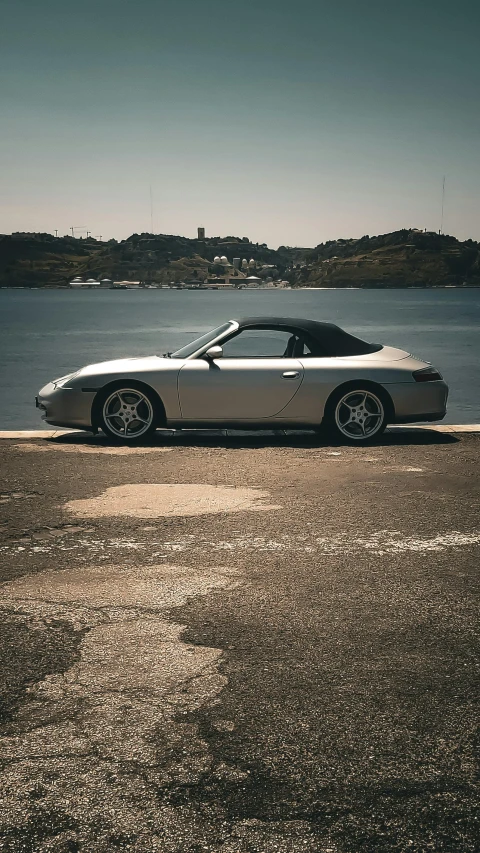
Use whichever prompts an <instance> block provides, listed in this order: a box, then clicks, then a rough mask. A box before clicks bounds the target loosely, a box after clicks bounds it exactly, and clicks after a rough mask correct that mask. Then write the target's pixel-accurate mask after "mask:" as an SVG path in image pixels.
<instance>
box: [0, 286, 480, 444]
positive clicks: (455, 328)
mask: <svg viewBox="0 0 480 853" xmlns="http://www.w3.org/2000/svg"><path fill="white" fill-rule="evenodd" d="M257 315H267V316H275V315H276V316H283V317H285V316H286V317H289V316H290V317H304V318H309V319H315V320H327V321H332V322H335V323H338V324H339V325H340V326H343V327H344V328H345V329H347V330H348V331H351V332H353V333H355V334H358V335H359V336H360V337H363V338H365V339H366V340H369V341H375V342H380V343H386V344H390V345H392V346H398V347H401V348H402V349H406V350H408V351H410V352H412V353H414V354H415V355H418V356H421V357H422V358H425V359H426V360H428V361H432V362H433V364H435V366H436V367H438V368H439V370H440V371H441V372H442V373H443V375H444V377H445V379H446V380H447V382H448V383H449V385H450V400H449V410H448V415H447V418H446V419H445V423H480V373H479V369H478V361H479V353H480V335H479V328H480V290H474V289H472V290H455V289H447V290H300V291H295V290H285V291H281V290H279V291H273V292H271V291H264V290H263V291H262V290H255V291H245V290H242V291H231V292H228V291H227V292H222V291H184V292H183V291H178V290H127V291H118V290H106V291H102V290H88V291H79V290H71V291H69V290H48V291H41V290H0V365H1V367H0V393H1V400H2V407H1V415H0V429H28V428H40V427H41V426H43V422H42V421H41V420H40V416H39V414H38V412H37V411H36V409H35V407H34V397H35V394H36V393H37V391H38V389H39V388H41V386H42V385H44V384H45V383H46V382H47V381H49V380H50V379H53V378H55V377H57V376H62V375H63V374H65V373H70V372H71V371H73V370H75V369H77V368H79V367H81V366H82V365H85V364H90V363H92V362H95V361H105V360H107V359H111V358H120V357H125V356H136V355H149V354H152V353H157V354H161V353H163V352H166V351H172V350H175V349H178V348H179V347H181V346H183V345H184V344H186V343H188V342H189V340H192V339H193V338H194V337H195V336H197V335H199V334H202V333H203V332H205V331H208V329H210V328H213V327H214V326H217V325H220V323H222V322H224V321H225V320H228V319H230V318H235V317H241V316H257Z"/></svg>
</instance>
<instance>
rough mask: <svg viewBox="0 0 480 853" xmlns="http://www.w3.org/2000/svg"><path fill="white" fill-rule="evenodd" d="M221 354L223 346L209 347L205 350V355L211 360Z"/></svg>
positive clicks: (219, 356)
mask: <svg viewBox="0 0 480 853" xmlns="http://www.w3.org/2000/svg"><path fill="white" fill-rule="evenodd" d="M222 355H223V348H222V347H218V346H215V347H210V349H207V351H206V353H205V357H206V358H210V359H212V361H213V360H214V359H216V358H221V357H222Z"/></svg>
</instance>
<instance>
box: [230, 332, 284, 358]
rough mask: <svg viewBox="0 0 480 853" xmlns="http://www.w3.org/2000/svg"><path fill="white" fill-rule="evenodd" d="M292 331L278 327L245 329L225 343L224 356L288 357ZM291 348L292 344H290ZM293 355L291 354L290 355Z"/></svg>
mask: <svg viewBox="0 0 480 853" xmlns="http://www.w3.org/2000/svg"><path fill="white" fill-rule="evenodd" d="M291 338H292V334H291V332H286V331H285V332H283V331H281V330H278V329H245V330H244V331H243V332H240V334H239V335H237V336H236V337H235V338H231V340H229V341H227V342H226V343H225V344H224V345H223V357H224V358H283V357H284V356H285V357H288V356H289V355H290V353H289V342H290V340H291ZM290 348H291V345H290ZM290 357H291V355H290Z"/></svg>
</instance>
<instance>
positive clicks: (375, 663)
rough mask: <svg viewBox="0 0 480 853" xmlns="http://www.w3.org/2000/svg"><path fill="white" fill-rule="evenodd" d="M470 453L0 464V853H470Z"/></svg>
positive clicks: (191, 442) (216, 442)
mask: <svg viewBox="0 0 480 853" xmlns="http://www.w3.org/2000/svg"><path fill="white" fill-rule="evenodd" d="M479 451H480V436H478V435H476V434H471V435H468V434H464V435H458V436H455V435H453V434H441V433H433V432H431V433H429V432H428V431H425V432H419V431H416V432H413V431H412V432H408V431H404V432H391V433H389V434H387V435H386V436H385V438H384V439H383V440H382V442H381V444H379V445H374V446H370V447H367V448H350V447H342V446H332V445H327V444H324V443H323V442H322V439H321V438H319V437H317V436H314V435H312V434H305V435H304V436H302V435H295V434H288V435H284V434H282V433H278V434H265V435H257V436H254V435H251V434H248V435H243V436H242V435H240V434H230V435H228V434H227V435H225V434H214V433H211V434H209V433H194V432H192V433H184V434H176V435H173V436H170V435H168V434H165V435H164V434H161V433H159V434H158V435H157V438H156V439H155V441H153V442H152V443H151V445H150V446H149V447H147V448H135V449H134V448H122V447H120V446H118V445H112V444H111V443H109V442H107V441H106V440H102V439H101V438H96V439H93V438H90V437H86V436H82V435H81V434H71V435H65V436H59V437H58V438H55V439H52V440H47V441H45V440H36V439H31V438H28V439H25V441H22V440H11V441H2V442H1V443H0V456H1V465H2V474H3V477H2V484H1V487H0V534H1V544H0V561H1V574H0V577H1V580H2V581H3V586H2V604H1V609H2V619H1V623H0V644H1V645H0V690H1V695H0V712H1V724H0V767H1V769H2V773H1V779H2V785H1V789H2V794H1V797H0V850H2V851H7V853H17V851H19V852H20V851H25V853H36V851H39V853H47V851H52V853H64V851H65V853H71V851H74V853H75V851H77V853H78V851H85V853H86V851H92V853H104V851H105V853H106V851H115V850H119V849H121V850H130V851H134V853H151V852H152V851H162V853H164V852H165V853H170V851H171V852H172V853H177V851H178V853H199V851H204V850H206V851H212V853H216V851H220V853H273V851H280V853H297V851H308V853H310V852H311V851H312V853H313V851H319V853H367V851H368V853H377V851H378V853H383V852H384V851H385V853H390V851H392V853H393V851H395V853H400V851H402V853H403V851H414V853H424V851H434V853H437V851H449V853H450V851H452V853H470V851H474V850H475V849H476V845H477V839H478V835H479V833H478V789H477V788H476V787H475V780H476V778H477V772H478V768H477V766H476V757H477V755H476V737H477V732H478V728H477V725H478V705H477V699H478V600H477V597H476V590H477V588H478V580H477V566H478V555H479V551H480V522H479V493H480V485H479V476H478V474H479V467H478V459H479ZM178 487H180V488H178ZM129 501H130V505H131V513H129V510H128V507H129ZM99 508H100V510H101V511H100V512H99Z"/></svg>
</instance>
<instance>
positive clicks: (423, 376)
mask: <svg viewBox="0 0 480 853" xmlns="http://www.w3.org/2000/svg"><path fill="white" fill-rule="evenodd" d="M412 376H413V378H414V379H415V382H438V380H439V379H443V376H442V374H441V373H439V372H438V370H437V368H436V367H433V365H432V366H431V367H423V368H422V369H421V370H414V371H413V373H412Z"/></svg>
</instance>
